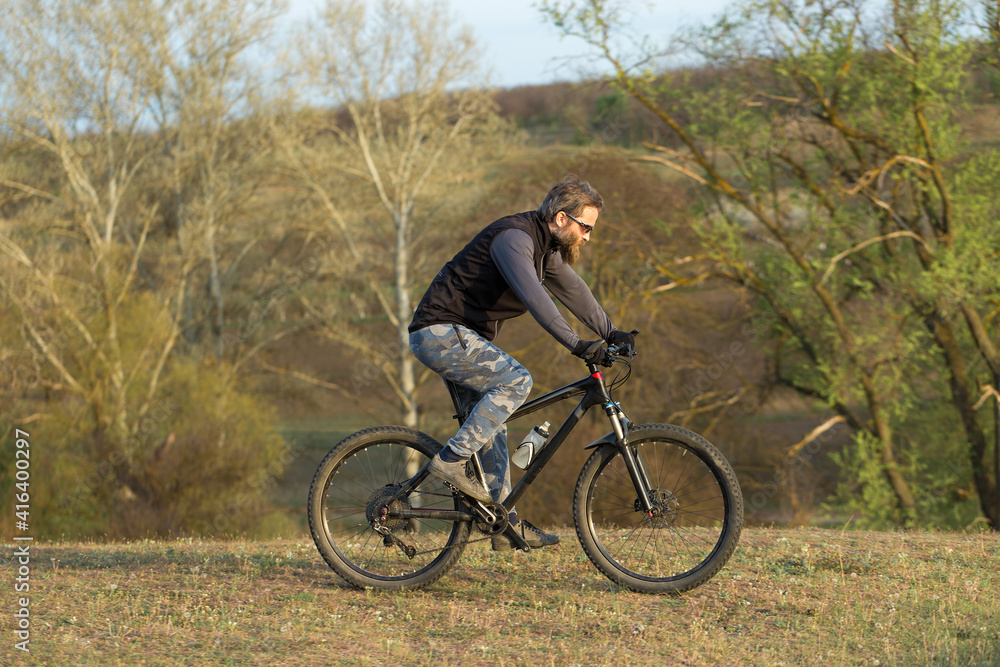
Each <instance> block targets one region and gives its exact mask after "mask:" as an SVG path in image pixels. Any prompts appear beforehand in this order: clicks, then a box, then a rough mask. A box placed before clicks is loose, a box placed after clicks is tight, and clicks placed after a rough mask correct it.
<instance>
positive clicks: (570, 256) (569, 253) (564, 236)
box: [552, 230, 583, 264]
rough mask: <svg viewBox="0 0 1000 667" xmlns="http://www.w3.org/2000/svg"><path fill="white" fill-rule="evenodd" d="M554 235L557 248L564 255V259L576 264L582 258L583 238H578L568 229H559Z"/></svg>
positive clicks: (568, 262)
mask: <svg viewBox="0 0 1000 667" xmlns="http://www.w3.org/2000/svg"><path fill="white" fill-rule="evenodd" d="M552 237H553V238H554V239H555V246H556V250H558V251H559V254H560V255H562V258H563V261H564V262H566V263H567V264H576V260H578V259H580V246H581V245H583V239H580V240H579V241H577V239H576V238H575V237H574V236H573V235H572V233H571V232H569V231H568V230H566V231H564V230H557V231H556V232H555V233H554V234H553V235H552Z"/></svg>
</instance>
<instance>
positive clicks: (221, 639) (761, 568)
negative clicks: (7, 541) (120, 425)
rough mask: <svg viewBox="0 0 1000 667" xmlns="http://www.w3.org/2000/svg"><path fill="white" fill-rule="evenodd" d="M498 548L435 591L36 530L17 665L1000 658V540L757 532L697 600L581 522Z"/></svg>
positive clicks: (289, 559) (3, 657)
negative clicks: (627, 562) (615, 558)
mask: <svg viewBox="0 0 1000 667" xmlns="http://www.w3.org/2000/svg"><path fill="white" fill-rule="evenodd" d="M558 532H560V534H561V535H562V538H563V542H562V544H560V545H559V546H557V547H554V548H551V549H547V550H538V551H535V552H532V553H530V554H522V553H513V554H512V553H511V552H507V553H505V554H494V553H493V552H491V551H489V550H488V546H487V545H488V542H479V543H476V544H472V545H470V546H469V549H468V550H467V551H466V555H465V557H464V558H463V559H462V560H461V561H460V562H459V564H458V566H457V567H456V568H455V569H454V570H453V571H452V572H451V573H449V574H448V575H447V576H446V577H445V578H444V579H442V580H441V581H439V582H438V583H437V584H435V585H433V586H431V587H430V588H427V589H424V590H422V591H417V592H408V593H391V594H390V593H381V592H376V591H359V590H355V589H351V588H348V587H346V585H345V584H344V583H343V582H342V581H341V580H340V579H339V578H338V577H337V576H336V575H335V574H334V573H333V572H332V571H331V570H329V569H328V568H327V567H326V565H325V564H324V563H323V562H322V560H321V559H320V557H319V555H318V554H317V552H316V549H315V548H314V546H313V545H312V543H311V541H309V539H308V538H306V537H304V538H300V539H298V540H276V541H269V542H239V541H235V542H214V541H200V540H180V541H172V542H152V541H144V542H135V543H129V544H80V543H71V544H51V545H47V544H36V545H34V546H33V547H32V550H31V564H30V568H31V572H30V586H31V590H30V607H29V608H30V613H31V616H30V622H31V626H30V633H31V635H30V648H31V653H30V655H29V654H24V653H21V652H20V651H17V650H15V648H14V642H15V641H16V640H15V639H14V629H15V619H14V617H13V613H14V610H15V609H16V606H15V605H17V604H18V602H17V596H18V595H23V594H15V593H14V592H13V589H14V579H15V578H16V577H17V576H18V575H17V573H16V571H15V565H14V564H13V562H12V559H11V558H9V557H8V558H5V559H4V562H3V566H2V569H0V577H2V580H3V585H2V587H0V590H3V591H4V593H3V609H4V610H5V611H4V613H3V615H2V620H0V629H2V632H0V636H2V637H3V638H4V639H3V646H2V647H0V664H4V665H9V664H38V665H59V666H63V665H174V664H190V665H273V664H282V665H327V664H358V665H377V664H405V665H409V664H415V665H423V664H426V665H432V664H433V665H441V664H449V665H451V664H454V665H457V664H463V665H465V664H482V665H519V664H543V665H550V664H553V665H570V664H580V665H603V664H607V665H650V664H667V665H713V664H719V665H782V664H784V665H791V664H809V665H818V664H838V665H839V664H846V665H917V664H920V665H924V664H942V665H996V664H998V663H1000V601H998V598H997V591H998V590H1000V538H998V537H997V536H994V535H990V534H928V533H861V532H851V531H846V532H841V531H823V530H769V529H751V530H747V531H745V532H744V537H743V539H742V541H741V545H740V548H739V549H738V550H737V552H736V555H735V556H734V557H733V560H732V561H731V562H730V564H729V565H728V566H727V567H726V568H725V569H724V570H723V571H722V572H721V573H720V574H719V576H717V577H716V578H715V579H713V580H712V581H710V582H709V583H708V584H706V585H704V586H703V587H701V588H699V589H696V590H695V591H693V592H691V593H688V594H686V595H684V596H681V597H668V596H645V595H638V594H634V593H630V592H626V591H622V590H619V589H616V588H615V587H613V586H612V585H611V584H610V583H609V582H608V581H607V580H605V579H604V578H603V577H602V576H601V575H600V574H599V573H598V572H597V571H596V570H595V569H594V568H593V567H592V566H591V565H590V563H589V561H587V559H586V557H585V556H584V555H583V552H582V551H581V550H580V548H579V545H578V544H577V541H576V537H575V535H574V533H573V532H572V530H565V529H564V530H561V531H558Z"/></svg>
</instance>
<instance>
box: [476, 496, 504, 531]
mask: <svg viewBox="0 0 1000 667" xmlns="http://www.w3.org/2000/svg"><path fill="white" fill-rule="evenodd" d="M472 511H473V512H475V513H476V517H477V519H476V528H478V529H479V532H481V533H484V534H486V535H498V534H500V533H502V532H503V531H505V530H507V508H506V507H504V506H503V505H502V504H501V503H497V502H491V503H484V502H479V501H476V504H475V505H473V507H472Z"/></svg>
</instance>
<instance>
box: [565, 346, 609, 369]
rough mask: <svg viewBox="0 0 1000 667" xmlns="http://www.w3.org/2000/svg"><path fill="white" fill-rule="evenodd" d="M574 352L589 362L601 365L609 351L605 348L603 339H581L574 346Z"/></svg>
mask: <svg viewBox="0 0 1000 667" xmlns="http://www.w3.org/2000/svg"><path fill="white" fill-rule="evenodd" d="M573 354H575V355H576V356H578V357H580V358H581V359H583V360H584V361H586V362H587V363H588V364H594V365H595V366H600V365H601V364H602V363H604V360H605V359H606V358H607V356H608V351H607V350H606V349H605V348H604V341H603V340H581V341H580V342H578V343H577V344H576V347H574V348H573Z"/></svg>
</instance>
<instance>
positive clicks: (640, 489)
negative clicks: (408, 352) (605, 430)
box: [447, 365, 652, 512]
mask: <svg viewBox="0 0 1000 667" xmlns="http://www.w3.org/2000/svg"><path fill="white" fill-rule="evenodd" d="M588 368H589V370H590V375H589V376H588V377H585V378H583V379H582V380H578V381H576V382H573V383H572V384H568V385H566V386H565V387H561V388H559V389H556V390H554V391H551V392H549V393H547V394H544V395H542V396H539V397H538V398H536V399H533V400H531V401H528V402H527V403H525V404H523V405H522V406H521V407H520V408H518V409H517V410H515V411H514V413H513V414H512V415H511V416H510V418H509V419H508V420H507V421H508V422H510V421H513V420H515V419H518V418H520V417H524V416H526V415H529V414H531V413H533V412H537V411H538V410H542V409H543V408H546V407H548V406H550V405H552V404H554V403H558V402H560V401H563V400H566V399H568V398H571V397H573V396H575V395H577V394H580V393H582V394H583V398H581V399H580V402H579V403H578V404H577V406H576V407H575V408H574V409H573V411H572V412H570V414H569V416H567V417H566V420H565V421H564V422H563V423H562V424H561V425H560V426H559V428H558V429H557V430H556V432H555V433H554V434H553V435H552V436H551V437H550V438H549V441H548V443H547V444H546V445H545V446H544V447H542V449H541V452H540V453H539V454H538V456H537V457H536V458H535V460H534V461H532V462H531V464H530V465H529V466H528V467H527V468H526V469H525V471H524V475H523V476H522V477H521V479H520V481H518V483H517V486H515V487H514V488H513V489H512V490H511V492H510V494H509V495H508V496H507V497H506V498H504V499H503V501H502V504H503V505H504V507H513V506H514V505H515V504H516V503H517V501H518V499H519V498H520V497H521V496H522V495H523V494H524V492H525V491H526V490H527V489H528V487H529V486H530V485H531V483H532V482H534V481H535V478H537V477H538V475H539V474H540V473H541V471H542V468H544V467H545V466H546V465H547V464H548V462H549V461H550V460H552V457H553V456H555V454H556V452H557V451H558V450H559V447H560V446H562V444H563V443H564V442H565V441H566V438H567V437H568V436H569V434H570V433H571V432H572V431H573V429H574V428H576V426H577V424H579V423H580V420H581V419H583V416H584V415H585V414H586V413H587V412H588V411H589V410H590V409H591V408H593V407H596V406H602V407H604V411H605V413H606V414H607V415H608V419H609V420H610V421H611V425H612V428H613V431H614V434H615V436H616V438H615V444H616V446H617V447H618V449H619V451H620V452H621V454H622V456H623V457H624V460H625V465H626V468H627V469H628V471H629V475H630V477H631V478H632V482H633V484H634V485H635V488H636V493H637V495H638V498H639V502H640V504H641V506H642V507H643V509H644V510H645V511H647V512H649V511H650V509H651V508H652V504H651V502H650V500H649V495H648V491H649V486H650V484H649V477H648V475H647V474H646V471H645V467H644V466H643V464H642V460H641V459H640V458H639V457H637V456H635V455H634V454H633V452H632V450H631V448H629V447H628V432H627V428H626V427H625V426H624V425H623V424H622V422H621V420H619V418H618V414H619V408H618V406H617V405H616V404H615V403H614V402H613V401H612V400H611V395H610V394H609V393H608V388H607V385H606V384H605V382H604V374H603V373H602V372H601V371H600V370H598V369H597V368H596V367H595V366H592V365H591V366H588ZM447 385H448V392H449V393H450V394H451V398H452V402H453V403H454V404H455V410H456V415H455V416H456V418H457V419H458V421H459V424H460V425H461V424H462V423H464V421H465V417H466V415H465V413H464V409H463V408H464V406H462V405H461V402H460V400H459V397H458V393H457V392H456V390H455V387H454V385H453V384H451V383H450V382H449V383H447ZM472 458H473V461H475V463H474V465H475V466H476V471H477V474H480V475H482V467H481V464H480V463H479V457H478V456H477V455H475V454H474V455H473V457H472Z"/></svg>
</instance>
